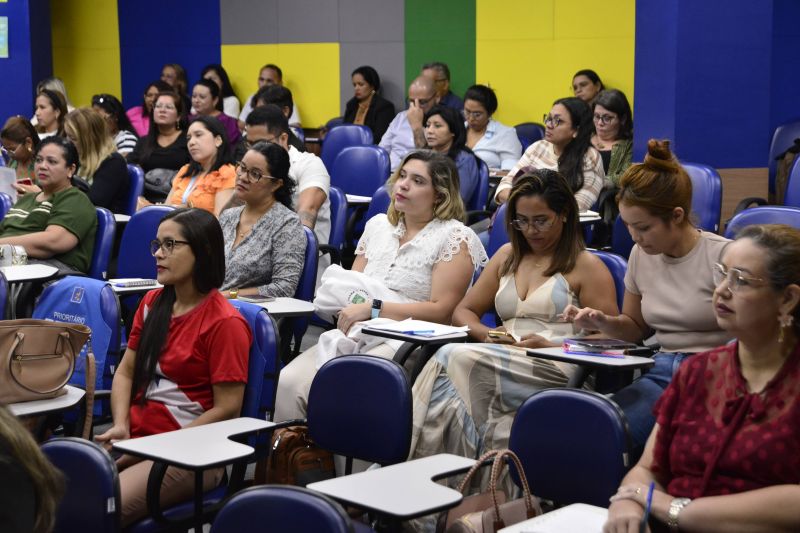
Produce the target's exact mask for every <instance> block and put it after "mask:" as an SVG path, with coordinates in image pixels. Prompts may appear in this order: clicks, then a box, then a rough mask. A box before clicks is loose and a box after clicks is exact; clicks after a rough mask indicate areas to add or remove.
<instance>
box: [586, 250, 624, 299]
mask: <svg viewBox="0 0 800 533" xmlns="http://www.w3.org/2000/svg"><path fill="white" fill-rule="evenodd" d="M592 253H593V254H594V255H596V256H597V257H599V258H600V259H601V260H602V261H603V263H605V265H606V268H608V271H609V272H611V277H612V278H614V288H615V290H616V292H617V307H618V308H619V309H620V311H622V302H623V300H624V299H625V272H627V270H628V262H627V261H626V260H625V258H624V257H622V256H619V255H617V254H614V253H610V252H603V251H601V250H592Z"/></svg>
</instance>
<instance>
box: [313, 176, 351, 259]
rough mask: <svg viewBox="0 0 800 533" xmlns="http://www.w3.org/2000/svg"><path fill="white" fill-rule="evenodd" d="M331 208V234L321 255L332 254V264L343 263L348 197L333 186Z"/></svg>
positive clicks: (321, 248) (330, 198)
mask: <svg viewBox="0 0 800 533" xmlns="http://www.w3.org/2000/svg"><path fill="white" fill-rule="evenodd" d="M328 200H330V206H331V233H330V236H329V237H328V244H320V245H319V251H320V253H321V254H325V253H329V254H331V263H341V258H342V250H343V249H344V244H345V242H346V241H345V235H346V232H347V196H345V194H344V192H342V190H341V189H340V188H339V187H334V186H333V185H331V188H330V192H329V193H328Z"/></svg>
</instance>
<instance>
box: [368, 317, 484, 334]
mask: <svg viewBox="0 0 800 533" xmlns="http://www.w3.org/2000/svg"><path fill="white" fill-rule="evenodd" d="M372 328H373V329H380V330H383V331H393V332H395V333H405V334H409V335H419V336H421V337H437V336H439V335H450V334H451V333H458V332H461V331H469V327H467V326H446V325H444V324H436V323H435V322H426V321H425V320H414V319H411V318H408V319H406V320H401V321H399V322H395V323H394V324H382V325H380V326H372Z"/></svg>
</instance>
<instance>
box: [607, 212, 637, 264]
mask: <svg viewBox="0 0 800 533" xmlns="http://www.w3.org/2000/svg"><path fill="white" fill-rule="evenodd" d="M634 244H635V243H634V242H633V238H631V232H630V231H628V227H627V226H626V225H625V221H624V220H622V217H619V216H618V217H617V219H616V220H615V221H614V229H613V230H612V232H611V251H612V252H614V253H615V254H617V255H619V256H621V257H623V258H626V259H627V258H628V257H630V256H631V249H632V248H633V245H634Z"/></svg>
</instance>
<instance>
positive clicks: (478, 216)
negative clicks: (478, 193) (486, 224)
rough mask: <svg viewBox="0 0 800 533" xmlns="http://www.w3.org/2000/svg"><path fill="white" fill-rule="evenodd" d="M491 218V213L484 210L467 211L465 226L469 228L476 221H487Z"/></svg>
mask: <svg viewBox="0 0 800 533" xmlns="http://www.w3.org/2000/svg"><path fill="white" fill-rule="evenodd" d="M491 216H492V212H491V211H488V210H486V209H482V210H477V211H467V224H466V225H467V226H471V225H473V224H475V223H476V222H478V221H481V220H484V219H487V218H489V217H491Z"/></svg>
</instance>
